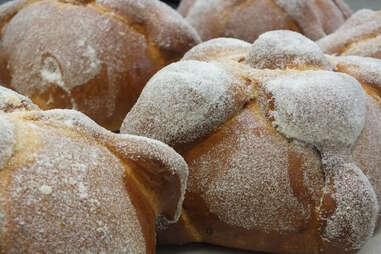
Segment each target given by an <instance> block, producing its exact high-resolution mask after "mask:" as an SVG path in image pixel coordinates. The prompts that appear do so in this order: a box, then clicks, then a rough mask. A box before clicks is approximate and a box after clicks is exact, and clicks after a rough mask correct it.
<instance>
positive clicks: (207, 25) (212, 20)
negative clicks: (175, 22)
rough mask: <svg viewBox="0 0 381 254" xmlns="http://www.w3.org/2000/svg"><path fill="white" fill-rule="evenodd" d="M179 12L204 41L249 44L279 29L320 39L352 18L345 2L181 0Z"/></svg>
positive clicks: (321, 0)
mask: <svg viewBox="0 0 381 254" xmlns="http://www.w3.org/2000/svg"><path fill="white" fill-rule="evenodd" d="M179 12H180V13H181V14H182V15H183V16H184V17H186V19H187V20H188V21H189V23H190V24H191V25H192V26H193V27H194V28H195V29H196V30H197V31H198V33H199V34H200V36H201V38H202V39H203V40H204V41H205V40H209V39H212V38H216V37H234V38H238V39H241V40H245V41H248V42H253V41H254V40H256V39H257V37H258V36H259V35H261V34H262V33H264V32H267V31H271V30H278V29H287V30H293V31H297V32H300V33H303V34H305V35H306V36H307V37H309V38H311V39H313V40H317V39H320V38H322V37H324V36H326V35H327V34H330V33H332V32H334V31H335V30H336V29H337V28H338V27H339V26H340V25H342V24H343V23H344V21H345V20H346V19H347V18H348V17H349V16H350V15H351V10H350V8H349V7H348V6H347V5H346V4H345V2H344V0H317V1H306V0H293V1H290V0H256V1H252V0H182V1H181V3H180V6H179Z"/></svg>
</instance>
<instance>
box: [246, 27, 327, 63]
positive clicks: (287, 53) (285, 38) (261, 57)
mask: <svg viewBox="0 0 381 254" xmlns="http://www.w3.org/2000/svg"><path fill="white" fill-rule="evenodd" d="M246 63H247V64H249V65H251V66H252V67H253V68H258V69H265V68H270V69H277V68H279V69H286V68H292V67H294V68H295V67H296V68H298V67H299V68H320V69H326V70H331V69H332V68H331V66H330V64H329V62H328V61H327V59H326V58H325V56H324V54H323V52H322V50H321V49H320V48H319V47H318V46H317V45H316V43H314V42H313V41H311V40H310V39H308V38H307V37H305V36H303V35H302V34H299V33H296V32H292V31H286V30H279V31H271V32H267V33H264V34H262V35H261V36H259V38H258V39H257V40H256V41H255V42H254V44H253V45H252V46H251V49H250V51H249V54H248V57H247V59H246Z"/></svg>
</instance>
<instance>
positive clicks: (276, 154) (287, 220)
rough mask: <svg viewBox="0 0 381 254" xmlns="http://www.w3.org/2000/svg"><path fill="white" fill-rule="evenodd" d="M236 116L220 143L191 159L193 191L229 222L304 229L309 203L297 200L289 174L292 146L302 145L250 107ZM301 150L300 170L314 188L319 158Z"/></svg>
mask: <svg viewBox="0 0 381 254" xmlns="http://www.w3.org/2000/svg"><path fill="white" fill-rule="evenodd" d="M233 121H234V125H229V126H228V127H227V128H224V129H223V130H222V133H219V134H218V135H220V136H221V138H220V139H219V140H218V142H217V143H215V144H213V146H211V147H208V146H207V148H204V152H203V153H202V155H200V157H197V158H196V159H193V160H191V161H189V167H190V171H191V172H192V174H191V175H190V178H189V192H191V193H197V194H199V195H201V196H202V197H203V199H204V200H205V202H206V204H207V206H208V208H209V210H210V211H211V212H212V213H213V214H215V215H217V216H218V218H219V219H220V220H221V221H223V222H225V223H227V224H229V225H233V226H238V227H242V228H244V229H247V230H252V229H256V230H263V231H264V232H274V231H275V232H295V231H297V230H299V229H301V228H303V225H304V224H305V223H307V221H308V220H309V219H310V216H311V213H310V207H309V205H306V204H303V203H302V202H300V200H298V199H297V197H296V196H295V194H294V192H293V189H292V187H291V183H290V178H289V175H288V174H289V173H288V165H289V163H290V162H289V151H290V150H294V151H297V150H298V149H297V147H298V145H295V144H292V143H291V144H289V143H288V142H287V140H286V139H285V138H284V137H282V136H281V135H276V136H274V134H273V133H272V132H271V130H269V129H268V128H267V126H266V124H265V123H264V122H263V121H262V120H261V119H260V118H258V117H257V116H256V113H255V112H253V111H251V110H248V109H245V110H244V111H243V112H241V114H240V115H238V116H236V117H235V118H234V120H233ZM300 150H301V149H300ZM303 150H304V149H303ZM301 154H303V156H305V157H303V158H304V159H303V165H302V166H301V170H303V173H304V174H305V178H304V179H305V181H307V182H308V183H310V185H309V187H311V188H312V193H314V192H316V189H318V188H321V185H322V178H323V177H322V175H321V172H320V163H319V158H318V156H317V154H315V153H314V152H313V151H312V150H311V149H308V148H307V149H305V150H304V152H303V153H301ZM185 157H187V154H185Z"/></svg>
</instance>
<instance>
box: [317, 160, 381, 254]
mask: <svg viewBox="0 0 381 254" xmlns="http://www.w3.org/2000/svg"><path fill="white" fill-rule="evenodd" d="M323 164H326V165H325V174H326V186H327V185H329V184H330V182H333V188H334V190H333V194H332V197H333V198H334V200H335V203H336V208H335V210H334V213H333V214H332V215H331V216H329V217H328V218H325V216H324V215H320V216H321V217H320V220H322V221H325V223H326V226H325V228H324V231H323V232H322V238H323V239H324V240H326V241H328V242H330V241H334V242H342V244H343V246H345V249H346V250H356V249H360V248H361V247H362V246H363V245H364V244H365V243H366V242H367V241H368V240H369V239H370V238H371V237H372V235H373V232H374V228H375V225H376V222H377V218H378V212H379V206H378V203H377V196H376V194H375V192H374V190H373V187H372V185H371V184H370V182H369V180H368V178H367V177H366V176H365V175H364V173H363V172H362V171H361V170H360V169H359V168H358V167H357V166H356V165H355V164H353V163H351V162H350V161H349V160H348V159H346V158H337V157H335V156H332V155H329V157H327V158H325V156H324V155H323ZM329 164H331V165H329ZM328 191H332V190H328ZM328 195H329V194H328Z"/></svg>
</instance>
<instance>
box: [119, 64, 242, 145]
mask: <svg viewBox="0 0 381 254" xmlns="http://www.w3.org/2000/svg"><path fill="white" fill-rule="evenodd" d="M244 89H245V87H241V88H240V84H239V83H238V80H236V79H235V78H234V77H233V76H232V75H230V74H229V73H228V72H227V71H225V70H224V69H223V68H222V67H220V66H218V64H214V63H204V62H198V61H180V62H177V63H175V64H172V65H169V66H167V67H166V68H164V69H162V70H160V71H159V72H158V73H157V74H156V75H155V76H154V77H153V78H152V79H151V80H150V81H149V82H148V83H147V85H146V87H145V88H144V90H143V92H142V94H141V96H140V98H139V100H138V102H137V103H136V104H135V106H134V107H133V108H132V110H131V111H130V113H129V114H128V115H127V116H126V118H125V120H124V122H123V125H122V128H121V131H122V133H130V134H139V135H142V136H146V137H151V138H154V139H158V140H160V141H163V142H165V143H167V144H169V145H174V144H186V143H189V142H192V141H195V140H197V139H198V138H200V137H202V136H204V135H206V134H207V133H210V132H211V131H212V130H214V129H216V128H217V127H218V125H219V124H221V123H223V122H225V121H226V120H227V119H228V118H229V117H230V116H231V115H232V114H233V113H234V112H235V111H236V110H237V108H239V106H240V105H242V104H243V103H244V102H243V100H244V99H245V97H244V96H241V98H240V99H238V100H237V101H236V99H235V96H236V93H237V92H240V90H244ZM142 131H143V132H142Z"/></svg>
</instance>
